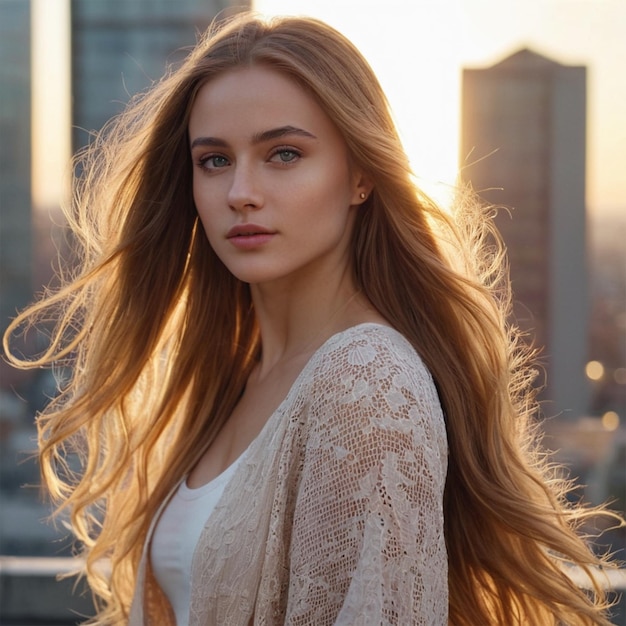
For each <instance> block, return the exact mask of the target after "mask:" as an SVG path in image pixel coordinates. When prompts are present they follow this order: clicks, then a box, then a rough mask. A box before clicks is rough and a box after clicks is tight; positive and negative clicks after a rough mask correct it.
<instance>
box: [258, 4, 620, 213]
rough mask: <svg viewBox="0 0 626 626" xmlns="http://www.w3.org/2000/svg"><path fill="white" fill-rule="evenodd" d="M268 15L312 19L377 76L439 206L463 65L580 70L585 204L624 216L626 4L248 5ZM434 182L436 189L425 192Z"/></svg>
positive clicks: (455, 132)
mask: <svg viewBox="0 0 626 626" xmlns="http://www.w3.org/2000/svg"><path fill="white" fill-rule="evenodd" d="M254 6H255V9H256V10H257V11H259V12H261V13H264V14H267V15H278V14H290V15H311V16H314V17H318V18H320V19H322V20H324V21H326V22H328V23H329V24H331V25H332V26H334V27H335V28H337V29H338V30H340V31H341V32H342V33H344V34H345V35H346V36H347V37H348V38H349V39H351V40H352V41H353V42H354V43H355V44H356V45H357V46H358V47H359V49H360V50H361V51H362V52H363V54H364V55H365V57H366V58H367V59H368V61H369V62H370V64H371V65H372V67H373V69H374V71H375V72H376V74H377V75H378V78H379V79H380V81H381V83H382V85H383V88H384V89H385V91H386V92H387V96H388V97H389V100H390V102H391V106H392V108H393V111H394V114H395V117H396V122H397V124H398V127H399V129H400V132H401V135H402V137H403V141H404V144H405V147H406V149H407V151H408V153H409V155H410V157H411V161H412V163H413V168H414V170H415V172H416V173H417V174H418V175H419V176H420V177H421V178H423V184H424V186H425V187H426V189H427V190H428V191H429V192H430V193H433V194H434V195H436V196H437V197H438V198H440V199H442V200H444V201H445V197H446V194H445V188H446V187H445V186H446V185H449V184H452V183H453V182H454V180H455V178H456V172H457V165H458V151H459V147H458V136H459V119H460V78H461V68H462V67H487V66H489V65H492V64H494V63H496V62H498V61H499V60H501V59H502V58H504V57H506V56H508V55H509V54H511V53H512V52H515V51H516V50H518V49H519V48H521V47H530V48H532V49H534V50H535V51H537V52H539V53H541V54H544V55H546V56H549V57H551V58H553V59H554V60H556V61H558V62H560V63H564V64H571V65H586V66H587V67H588V76H587V81H588V82H587V85H588V96H587V101H588V119H587V129H588V148H587V150H588V152H587V204H588V207H589V209H590V211H592V212H593V213H594V214H596V215H599V214H607V213H609V212H612V213H616V212H622V213H626V104H625V103H626V69H625V68H624V66H625V65H626V35H625V33H626V0H385V1H381V0H377V1H374V0H354V1H352V2H350V1H348V0H256V1H255V3H254ZM437 182H442V183H444V185H443V186H441V185H440V186H439V188H438V189H437V188H433V184H436V183H437Z"/></svg>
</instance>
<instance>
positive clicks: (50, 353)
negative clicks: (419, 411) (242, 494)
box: [5, 15, 609, 626]
mask: <svg viewBox="0 0 626 626" xmlns="http://www.w3.org/2000/svg"><path fill="white" fill-rule="evenodd" d="M256 64H258V65H264V66H269V67H271V68H273V69H275V70H277V71H279V72H282V73H283V74H285V75H286V76H288V77H290V78H292V79H293V80H294V81H297V82H298V84H300V85H301V86H303V87H304V88H305V89H306V90H307V91H308V92H309V93H310V94H311V95H312V96H313V97H314V98H315V99H316V100H317V101H318V102H319V104H320V105H321V107H322V108H323V109H324V111H325V112H326V113H327V115H328V116H329V117H330V119H331V120H332V121H333V122H334V124H335V125H336V126H337V128H338V129H339V131H340V132H341V134H342V135H343V137H344V139H345V141H346V143H347V145H348V148H349V151H350V153H351V156H352V158H353V160H354V162H355V163H356V164H357V165H358V166H359V167H360V168H362V170H363V171H364V172H365V173H366V174H367V175H368V176H369V177H370V179H371V180H372V181H373V182H374V190H373V192H372V194H371V196H370V197H369V198H368V200H367V201H366V203H365V204H364V205H363V207H362V210H360V212H359V217H358V219H357V222H356V225H355V228H354V235H353V242H352V243H353V246H352V249H353V263H354V272H355V280H356V282H357V284H358V286H359V287H360V289H362V291H363V293H364V294H365V295H366V296H367V297H368V298H369V300H370V301H371V303H372V304H373V305H374V306H375V307H376V308H377V309H378V311H379V312H380V313H381V314H382V315H383V316H384V317H385V318H386V319H387V320H389V321H390V322H391V324H392V325H394V326H395V327H396V329H397V330H399V331H400V332H401V333H403V334H404V335H405V336H406V337H407V338H408V339H409V341H411V343H412V344H413V345H414V346H415V348H416V350H417V351H418V352H419V354H420V355H421V356H422V358H423V359H424V361H425V362H426V364H427V366H428V367H429V368H430V371H431V372H432V374H433V376H434V379H435V381H436V385H437V389H438V391H439V395H440V399H441V403H442V406H443V408H444V411H445V416H446V423H447V432H448V438H449V445H450V464H449V470H448V478H447V484H446V490H445V502H444V506H445V519H446V523H445V524H446V525H445V536H446V542H447V548H448V554H449V571H450V581H449V582H450V585H449V588H450V623H451V624H454V625H459V626H461V625H470V624H472V625H477V624H481V625H483V624H484V625H488V624H503V623H506V624H528V623H533V624H549V623H554V624H556V623H559V622H560V621H562V622H566V623H568V624H571V625H577V624H580V625H582V624H609V622H608V621H607V620H606V619H605V618H604V617H603V608H604V606H605V597H604V594H603V592H602V590H601V589H600V587H599V586H598V585H597V584H595V583H594V580H593V577H592V575H591V569H590V568H592V567H593V566H595V565H598V564H599V563H600V562H601V560H600V559H598V558H596V557H595V556H594V555H593V553H592V551H591V550H590V549H589V548H588V547H587V545H586V544H585V543H584V542H583V541H582V540H581V539H580V538H579V536H578V535H577V532H576V527H577V525H578V524H579V523H580V522H581V520H583V519H585V517H586V516H587V515H588V514H589V513H588V512H587V511H585V510H584V509H582V508H579V507H576V506H573V505H570V504H568V503H567V500H566V498H565V492H566V485H565V484H564V483H563V482H562V481H559V480H557V479H556V477H555V476H554V475H553V473H552V472H551V471H550V467H549V465H548V463H547V462H546V461H545V459H544V457H543V456H542V455H541V453H540V452H539V451H538V449H537V447H536V445H535V443H534V442H535V438H534V435H533V420H534V417H535V405H534V401H533V395H532V385H531V380H530V379H531V375H530V373H529V372H530V369H529V357H528V351H527V350H526V349H525V348H524V346H523V344H522V343H521V341H520V340H519V337H518V336H517V333H516V332H515V329H514V328H511V327H510V326H509V325H507V322H506V319H507V314H508V308H509V288H508V279H507V275H506V271H505V269H506V268H505V265H504V259H503V255H502V251H501V247H500V246H499V244H498V238H497V235H496V233H494V231H493V229H492V227H491V222H490V220H489V219H488V218H487V217H486V216H485V215H484V214H483V213H482V212H481V211H480V210H477V209H476V206H475V205H474V204H473V203H471V202H470V203H469V205H468V206H470V208H469V209H468V210H463V209H459V210H458V211H457V212H456V214H455V216H454V217H449V216H448V215H447V214H446V213H445V212H444V211H442V210H441V209H439V208H438V207H437V206H436V205H435V204H434V203H432V202H431V201H429V200H428V198H426V197H425V196H424V195H423V194H421V193H420V192H419V190H418V189H417V188H416V186H415V184H414V180H413V177H412V174H411V172H410V169H409V165H408V161H407V158H406V156H405V153H404V152H403V149H402V147H401V144H400V141H399V139H398V136H397V132H396V130H395V127H394V124H393V122H392V119H391V115H390V112H389V108H388V105H387V102H386V99H385V96H384V94H383V92H382V90H381V88H380V86H379V84H378V82H377V80H376V78H375V76H374V74H373V72H372V71H371V69H370V68H369V66H368V65H367V63H366V62H365V61H364V59H363V58H362V56H361V55H360V53H359V52H358V51H357V50H356V48H354V46H353V45H352V44H351V43H350V42H348V41H347V40H346V39H345V38H344V37H342V36H341V35H340V34H338V33H337V32H336V31H334V30H333V29H331V28H330V27H328V26H326V25H325V24H323V23H321V22H318V21H316V20H312V19H303V18H280V19H273V20H270V21H264V20H262V19H260V18H256V17H253V16H250V15H243V16H240V17H237V18H235V19H234V20H232V21H230V22H229V23H227V24H226V25H223V26H221V27H219V28H217V27H216V28H214V29H213V30H211V31H210V32H209V33H207V35H206V36H205V37H204V38H203V39H202V41H200V42H199V44H198V45H197V46H196V47H195V49H194V50H193V51H192V52H191V53H190V55H189V57H188V58H187V60H186V61H185V62H184V64H183V65H182V66H181V67H180V68H179V69H178V70H177V71H173V72H170V73H169V74H168V75H167V76H166V77H164V78H163V79H162V80H161V81H160V82H159V83H157V84H156V85H155V86H154V87H153V88H152V89H151V90H149V91H148V92H147V93H146V94H143V95H141V96H139V97H137V98H136V99H135V100H134V101H132V102H131V104H130V105H129V107H128V108H127V110H126V111H125V112H124V113H123V114H122V115H121V116H119V117H118V118H116V119H115V120H114V121H113V122H112V123H111V124H110V125H109V126H108V127H106V128H105V129H104V130H103V132H102V133H101V134H100V135H99V136H98V137H97V138H96V139H95V141H94V142H93V144H92V145H91V146H90V147H89V148H88V149H87V150H86V151H85V152H84V153H83V154H81V155H80V156H79V159H78V165H77V171H78V172H79V176H78V177H77V180H76V183H75V192H74V197H73V198H74V199H73V203H72V205H71V207H69V210H68V211H67V213H68V220H69V224H70V227H71V229H72V232H73V233H74V234H75V241H76V243H77V254H78V264H77V268H78V269H77V270H76V271H75V272H74V275H73V276H72V277H71V279H68V280H66V281H65V284H64V285H63V286H62V287H61V288H60V289H59V290H58V291H57V292H56V293H55V294H53V295H51V296H49V297H48V298H47V299H46V300H44V301H42V302H39V303H38V304H35V305H34V306H32V307H31V308H30V309H29V310H27V311H26V312H24V313H23V314H22V315H21V316H19V317H18V318H17V319H16V320H15V321H14V323H13V325H12V326H11V328H10V329H9V331H8V332H7V335H6V336H5V349H7V352H8V351H9V348H8V343H7V342H8V337H9V334H12V333H15V332H16V331H17V330H18V329H20V327H22V326H23V325H24V324H25V323H28V322H38V321H39V322H41V321H42V320H46V319H50V317H51V314H52V316H53V317H54V318H56V319H57V324H56V328H55V329H54V331H53V332H52V336H51V339H50V342H49V345H48V348H47V349H46V350H45V351H44V353H43V354H41V355H40V356H38V357H37V358H35V359H33V360H31V361H21V360H20V359H19V358H18V357H17V356H12V357H11V358H12V360H13V362H14V363H15V364H16V365H18V366H22V367H39V366H42V365H50V364H54V363H59V362H62V363H65V362H69V363H70V364H71V366H72V372H73V374H72V378H71V380H70V381H69V383H68V384H67V385H66V386H65V388H64V389H63V390H62V391H61V393H60V395H59V397H58V398H57V399H56V400H55V401H54V402H52V403H51V405H50V406H49V407H48V408H47V410H46V411H45V412H44V413H43V414H42V415H41V416H40V417H39V419H38V426H39V432H40V450H41V452H40V455H41V466H42V473H43V478H44V482H45V484H46V486H47V488H48V490H49V492H50V494H51V495H52V498H53V499H54V501H55V502H56V503H57V504H58V505H59V508H60V509H61V510H66V511H69V513H70V517H71V524H72V527H73V530H74V533H75V534H76V537H77V538H78V540H79V541H80V542H81V544H82V546H83V553H84V555H85V556H86V562H87V569H86V572H87V577H88V579H89V582H90V584H91V587H92V589H93V590H94V592H95V593H96V594H97V596H98V598H99V599H100V608H101V611H100V614H99V618H98V620H97V623H100V624H114V623H119V622H121V621H123V620H124V619H125V617H126V615H127V611H128V605H129V600H130V598H129V596H130V590H132V588H133V583H134V579H135V575H136V572H137V567H138V563H139V560H140V556H141V550H142V545H143V543H144V540H145V537H146V533H147V529H148V526H149V524H150V521H151V519H152V518H153V516H154V514H155V512H156V509H157V507H158V505H159V503H160V502H161V501H162V500H163V498H164V497H165V496H166V494H167V493H168V492H169V491H170V490H171V488H172V487H173V486H174V485H175V484H176V483H177V482H178V481H179V480H180V479H181V478H182V476H183V475H184V474H185V473H186V472H187V471H189V469H190V468H191V467H192V466H193V464H194V463H195V462H196V460H197V459H198V458H199V455H200V454H201V453H202V451H203V450H205V449H206V446H207V445H208V444H209V443H210V441H211V440H212V438H213V437H214V436H215V434H216V433H217V431H218V430H219V428H220V426H221V425H222V424H223V423H224V421H225V420H226V419H227V417H228V416H229V414H230V412H231V411H232V409H233V407H234V405H235V403H236V402H237V398H238V397H239V395H240V393H241V390H242V389H243V386H244V384H245V381H246V379H247V376H248V374H249V372H250V369H251V366H252V365H253V363H254V360H255V358H256V357H257V355H258V350H259V334H258V329H257V326H256V322H255V317H254V311H253V308H252V303H251V298H250V292H249V288H248V286H247V285H246V284H243V283H241V282H239V281H238V280H237V279H235V278H234V277H233V276H232V275H231V274H230V273H229V272H228V271H227V270H226V268H225V267H224V266H223V265H222V263H221V262H220V261H219V259H218V258H217V257H216V255H215V254H214V253H213V251H212V249H211V247H210V246H209V244H208V242H207V240H206V237H205V236H204V234H203V232H202V229H201V228H200V227H199V226H198V220H197V215H196V210H195V207H194V203H193V198H192V184H191V173H192V164H191V158H190V152H189V146H188V138H187V124H188V119H189V114H190V109H191V107H192V104H193V102H194V97H195V94H196V93H197V92H198V90H199V88H200V87H201V86H202V85H203V84H205V83H206V82H207V81H210V80H211V79H212V78H213V77H215V76H217V75H219V74H220V73H222V72H225V71H227V70H228V69H230V68H234V67H237V66H241V65H256ZM103 559H107V560H108V561H109V562H110V564H111V567H112V571H111V574H110V577H109V576H108V575H105V574H103V573H102V571H101V569H100V568H98V567H97V564H98V563H99V562H100V561H101V560H103ZM565 564H574V565H577V566H579V567H582V568H583V570H584V571H586V572H587V573H588V575H589V583H590V586H591V587H592V589H593V593H585V592H583V591H581V590H580V589H578V588H577V587H576V586H575V585H574V584H573V583H572V582H571V581H570V578H569V577H568V576H567V575H566V573H565V570H564V566H565Z"/></svg>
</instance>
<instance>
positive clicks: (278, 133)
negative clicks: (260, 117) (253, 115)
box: [252, 126, 317, 143]
mask: <svg viewBox="0 0 626 626" xmlns="http://www.w3.org/2000/svg"><path fill="white" fill-rule="evenodd" d="M285 135H299V136H300V137H307V138H309V139H317V137H316V136H315V135H314V134H313V133H310V132H309V131H308V130H304V129H303V128H298V127H296V126H279V127H278V128H271V129H270V130H265V131H263V132H262V133H256V134H255V135H254V137H252V142H253V143H263V142H264V141H270V140H272V139H278V138H280V137H284V136H285Z"/></svg>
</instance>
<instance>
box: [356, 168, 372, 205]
mask: <svg viewBox="0 0 626 626" xmlns="http://www.w3.org/2000/svg"><path fill="white" fill-rule="evenodd" d="M373 188H374V184H373V183H372V182H371V181H370V179H369V177H368V176H366V175H365V174H363V172H356V173H355V177H354V188H353V194H352V204H353V205H355V204H363V203H364V202H365V201H366V200H367V199H368V198H369V196H370V194H371V193H372V189H373Z"/></svg>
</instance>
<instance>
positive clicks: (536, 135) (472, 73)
mask: <svg viewBox="0 0 626 626" xmlns="http://www.w3.org/2000/svg"><path fill="white" fill-rule="evenodd" d="M462 93H463V107H462V135H461V168H462V176H463V178H464V179H465V180H466V181H469V182H470V183H471V185H472V187H473V188H474V190H475V191H477V192H478V193H479V195H480V196H481V197H482V198H483V199H484V200H485V201H486V202H488V203H490V204H493V205H496V206H503V207H505V208H506V209H507V210H500V211H499V212H498V216H497V218H496V224H497V226H498V228H499V230H500V232H501V234H502V237H503V239H504V242H505V244H506V246H507V250H508V256H509V261H510V267H511V279H512V284H513V295H514V315H515V318H516V320H517V322H518V324H519V326H520V327H521V328H522V329H524V330H526V331H527V332H528V333H529V335H530V338H534V343H535V344H536V345H537V346H538V347H543V350H542V353H541V361H542V362H543V363H544V365H545V368H546V381H545V382H546V385H547V386H546V389H545V393H544V394H543V398H545V400H547V401H548V402H547V403H546V406H545V412H546V413H547V414H550V415H554V414H561V413H562V414H563V415H569V416H576V417H577V416H580V415H582V414H584V413H585V412H586V410H587V403H588V388H587V382H586V379H585V375H584V366H585V361H586V355H587V306H588V305H587V270H586V241H585V132H586V68H585V67H577V66H566V65H562V64H560V63H557V62H555V61H553V60H550V59H548V58H545V57H544V56H541V55H539V54H537V53H535V52H533V51H531V50H528V49H523V50H520V51H518V52H516V53H515V54H513V55H511V56H510V57H508V58H506V59H504V60H503V61H501V62H500V63H498V64H496V65H494V66H492V67H489V68H485V69H466V70H464V72H463V92H462Z"/></svg>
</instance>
